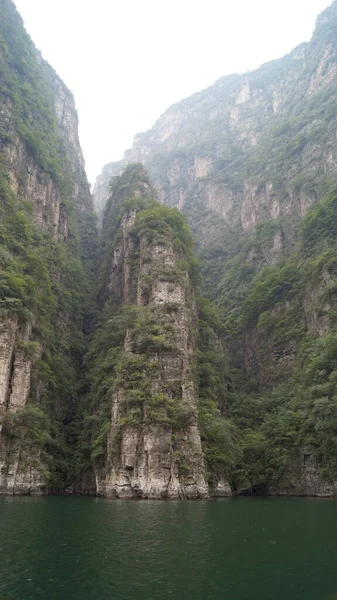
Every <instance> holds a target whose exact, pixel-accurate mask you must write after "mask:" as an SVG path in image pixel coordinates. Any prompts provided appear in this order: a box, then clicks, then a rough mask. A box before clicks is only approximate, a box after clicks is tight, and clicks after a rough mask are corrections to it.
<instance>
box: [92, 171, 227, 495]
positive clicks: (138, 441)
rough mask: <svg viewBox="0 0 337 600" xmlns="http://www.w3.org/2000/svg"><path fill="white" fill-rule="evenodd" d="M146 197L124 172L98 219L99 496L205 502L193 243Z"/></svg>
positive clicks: (146, 186)
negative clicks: (100, 237)
mask: <svg viewBox="0 0 337 600" xmlns="http://www.w3.org/2000/svg"><path fill="white" fill-rule="evenodd" d="M153 196H154V190H153V188H152V185H151V183H150V181H149V179H148V176H147V174H146V172H145V171H144V169H143V168H142V167H141V165H130V166H129V167H128V168H127V169H126V170H125V171H124V172H123V174H122V175H120V176H118V177H116V178H115V179H114V180H113V183H112V185H111V196H110V199H109V202H108V205H107V209H106V212H105V215H104V220H103V251H102V253H101V255H103V256H104V262H103V264H102V288H101V293H100V298H101V304H102V310H103V313H104V316H103V320H102V323H101V328H100V330H99V332H98V334H97V335H96V339H95V340H94V343H93V348H92V351H91V352H92V361H93V362H92V364H91V367H90V366H89V373H92V377H93V387H92V400H91V402H92V405H91V412H92V416H91V417H89V421H88V423H89V426H91V427H92V432H91V434H90V435H91V446H92V449H93V452H92V457H91V458H92V460H93V464H94V469H95V475H96V486H97V493H98V494H99V495H103V496H108V497H117V498H129V497H136V498H206V497H208V494H209V486H208V482H207V478H209V479H212V478H211V477H209V475H208V474H207V475H206V463H205V458H204V452H203V447H202V443H201V434H203V431H202V427H201V429H200V424H199V409H200V405H201V401H200V399H199V393H200V382H199V379H198V373H197V366H198V356H197V349H198V335H197V332H198V307H197V302H196V295H195V289H196V283H195V281H194V279H193V278H194V277H195V273H194V266H193V265H194V262H193V242H192V238H191V234H190V232H189V229H188V227H187V225H186V223H185V220H184V218H183V217H182V215H181V214H180V213H179V212H178V211H177V210H173V209H168V208H165V207H163V206H161V205H160V204H158V203H157V202H156V201H155V200H154V199H153ZM211 408H212V409H213V411H215V416H214V418H215V421H216V419H218V420H220V415H219V411H218V410H217V409H216V405H215V404H214V405H213V404H212V403H211ZM99 415H100V418H101V420H99V419H98V417H99ZM203 438H204V439H205V440H206V438H207V433H205V432H204V435H203ZM224 477H225V476H224V467H223V471H222V473H220V474H219V471H218V473H217V477H215V478H214V477H213V479H212V484H211V488H212V491H214V493H215V494H217V495H229V494H230V493H231V491H230V487H229V485H228V483H227V482H226V481H225V480H224Z"/></svg>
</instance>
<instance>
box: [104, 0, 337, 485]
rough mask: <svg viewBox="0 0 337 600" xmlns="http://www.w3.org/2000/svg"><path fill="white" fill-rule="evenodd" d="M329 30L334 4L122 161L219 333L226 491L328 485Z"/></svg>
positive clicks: (182, 109) (331, 399)
mask: <svg viewBox="0 0 337 600" xmlns="http://www.w3.org/2000/svg"><path fill="white" fill-rule="evenodd" d="M336 32H337V2H336V1H334V2H333V3H332V4H331V6H330V7H329V8H328V9H327V10H326V11H324V12H323V13H322V14H321V15H320V16H319V17H318V20H317V24H316V28H315V31H314V34H313V36H312V39H311V41H310V42H309V43H305V44H302V45H301V46H299V47H298V48H296V49H295V50H294V51H293V52H291V53H290V54H289V55H287V56H285V57H284V58H282V59H280V60H277V61H273V62H271V63H268V64H266V65H263V66H262V67H260V68H259V69H257V70H256V71H253V72H250V73H247V74H245V75H232V76H229V77H224V78H222V79H220V80H218V81H217V82H216V83H215V84H214V85H213V86H211V87H210V88H208V89H206V90H204V91H202V92H199V93H197V94H195V95H193V96H191V97H190V98H188V99H185V100H183V101H182V102H180V103H178V104H176V105H174V106H172V107H170V108H169V109H168V110H167V111H166V112H165V113H164V115H162V116H161V117H160V119H159V120H158V121H157V122H156V123H155V125H154V126H153V128H152V129H151V130H150V131H148V132H145V133H142V134H140V135H138V136H136V138H135V142H134V145H133V148H132V149H131V150H129V151H127V152H126V153H125V156H124V159H123V161H124V164H127V163H128V162H130V161H140V162H142V163H143V164H144V165H145V166H146V168H147V169H148V170H149V173H150V176H151V178H152V179H153V181H154V185H155V186H156V189H158V197H159V200H160V201H161V202H162V203H163V204H165V205H168V206H171V207H177V208H179V209H180V210H181V211H183V212H184V213H185V214H186V215H187V216H188V219H189V223H190V225H191V228H192V231H193V233H194V235H195V239H196V240H197V243H198V252H199V256H200V259H201V270H202V275H203V283H204V290H205V292H206V293H207V295H208V296H209V297H210V298H211V299H212V300H213V301H215V302H216V303H217V304H218V306H219V308H220V311H221V314H222V323H223V326H224V329H225V330H226V333H227V342H228V349H229V353H230V359H231V364H232V379H233V382H234V383H233V386H232V388H231V390H230V394H229V414H230V416H231V423H232V424H233V426H234V427H235V428H236V435H237V436H238V437H237V440H238V443H237V449H238V455H237V462H236V465H235V467H234V468H233V470H232V486H233V488H234V490H236V491H237V492H238V493H241V492H243V491H245V490H249V493H251V491H252V490H253V491H255V492H262V491H263V492H267V491H268V490H269V491H271V492H272V493H277V492H279V493H281V494H283V493H288V494H308V495H310V494H314V495H315V494H317V495H322V494H323V495H324V493H325V492H326V493H327V495H329V494H334V493H335V491H334V490H335V489H336V484H335V482H336V479H337V478H336V473H337V453H336V449H335V447H334V433H333V431H334V427H336V425H337V417H336V414H335V399H336V389H335V383H334V381H335V379H334V378H335V376H336V372H335V367H334V365H335V363H334V361H335V358H336V335H337V333H336V318H335V315H336V293H335V290H336V272H335V265H336V243H335V238H334V235H335V226H334V223H335V221H336V188H335V185H336V179H337V162H336V157H337V142H336V139H337V138H336V131H337V103H336V98H337V43H336V40H337V37H336ZM100 194H101V197H102V190H100ZM106 195H107V193H106ZM323 432H324V434H323ZM294 473H297V478H296V476H295V475H294Z"/></svg>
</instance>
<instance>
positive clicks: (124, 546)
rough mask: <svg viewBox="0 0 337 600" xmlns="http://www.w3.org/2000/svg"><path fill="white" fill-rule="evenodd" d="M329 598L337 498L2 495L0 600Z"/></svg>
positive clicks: (336, 561)
mask: <svg viewBox="0 0 337 600" xmlns="http://www.w3.org/2000/svg"><path fill="white" fill-rule="evenodd" d="M39 598H45V599H48V600H58V599H60V600H61V599H62V600H94V599H95V600H100V599H104V600H110V599H111V600H131V599H132V600H152V599H153V600H154V599H157V598H158V599H165V600H166V599H172V598H175V599H178V600H180V599H182V600H184V599H187V600H201V599H209V600H220V599H228V600H239V599H240V600H246V599H249V600H281V599H282V600H301V599H305V600H311V599H312V600H314V599H315V600H321V599H322V600H323V599H324V600H337V501H336V500H313V499H255V498H241V499H234V500H223V501H211V502H155V501H153V502H151V501H138V502H137V501H135V502H133V501H108V500H101V499H89V498H36V499H34V498H0V600H29V599H34V600H36V599H39Z"/></svg>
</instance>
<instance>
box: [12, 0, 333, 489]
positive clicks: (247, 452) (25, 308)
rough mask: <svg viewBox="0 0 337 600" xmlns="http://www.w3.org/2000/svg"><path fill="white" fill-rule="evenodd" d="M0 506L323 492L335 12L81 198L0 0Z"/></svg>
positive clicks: (19, 33)
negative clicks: (36, 499)
mask: <svg viewBox="0 0 337 600" xmlns="http://www.w3.org/2000/svg"><path fill="white" fill-rule="evenodd" d="M0 14H1V22H0V495H1V494H3V495H45V494H84V495H98V496H104V497H109V498H138V499H140V498H144V499H147V498H150V499H151V498H156V499H157V498H161V499H190V498H193V499H205V498H208V497H227V496H231V495H232V494H233V495H251V494H266V495H286V496H288V495H289V496H291V495H298V496H336V495H337V438H336V428H337V392H336V381H337V320H336V315H337V312H336V307H337V302H336V301H337V296H336V290H337V237H336V235H337V1H334V2H333V3H332V4H331V6H330V7H329V8H328V9H327V10H326V11H324V12H323V13H322V14H321V15H320V16H319V17H318V20H317V24H316V29H315V32H314V34H313V37H312V40H311V41H310V42H308V43H305V44H302V45H301V46H299V47H298V48H296V49H295V50H294V51H293V52H291V53H290V54H289V55H287V56H285V57H284V58H282V59H280V60H277V61H273V62H272V63H267V64H266V65H263V66H262V67H260V68H259V69H257V70H255V71H252V72H250V73H247V74H244V75H232V76H228V77H223V78H221V79H220V80H218V81H217V82H215V84H214V85H213V86H211V87H210V88H208V89H206V90H204V91H202V92H199V93H197V94H195V95H193V96H191V97H190V98H187V99H185V100H183V101H182V102H180V103H178V104H176V105H174V106H172V107H170V108H169V109H168V110H167V111H166V112H165V113H164V114H163V115H162V116H161V117H160V118H159V119H158V121H157V122H156V123H155V125H154V126H153V128H152V129H151V130H150V131H148V132H145V133H142V134H139V135H137V136H136V137H135V142H134V145H133V147H132V148H131V150H128V151H127V152H126V153H125V155H124V158H123V159H122V160H121V161H120V162H118V163H111V164H108V165H106V166H105V167H104V168H103V171H102V173H101V175H100V176H99V177H98V178H97V181H96V184H95V187H94V193H93V198H92V195H91V193H90V187H89V184H88V181H87V177H86V173H85V165H84V160H83V156H82V151H81V147H80V143H79V137H78V119H77V113H76V109H75V104H74V100H73V97H72V95H71V93H70V91H69V90H68V89H67V88H66V86H65V85H64V84H63V82H62V81H61V80H60V78H59V77H58V75H57V74H56V73H55V72H54V71H53V69H52V68H51V67H50V66H49V65H48V64H47V63H46V62H45V61H44V60H43V58H42V56H41V55H40V53H39V52H38V51H37V50H36V48H35V46H34V44H33V42H32V41H31V40H30V38H29V36H28V35H27V33H26V31H25V29H24V27H23V23H22V20H21V17H20V16H19V14H18V12H17V11H16V9H15V6H14V3H13V2H12V0H0Z"/></svg>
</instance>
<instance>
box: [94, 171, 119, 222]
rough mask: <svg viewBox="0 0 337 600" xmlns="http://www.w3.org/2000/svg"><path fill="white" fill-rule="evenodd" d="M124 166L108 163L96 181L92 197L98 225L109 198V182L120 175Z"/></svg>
mask: <svg viewBox="0 0 337 600" xmlns="http://www.w3.org/2000/svg"><path fill="white" fill-rule="evenodd" d="M124 166H125V165H124V162H123V161H120V162H114V163H109V164H108V165H105V167H103V170H102V173H101V174H100V175H99V176H98V177H97V179H96V182H95V185H94V190H93V197H94V204H95V210H96V212H97V214H98V218H99V221H100V223H101V222H102V218H103V211H104V207H105V205H106V201H107V199H108V196H109V184H110V181H111V179H112V178H113V177H116V176H117V175H120V174H121V172H122V171H123V168H124Z"/></svg>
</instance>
